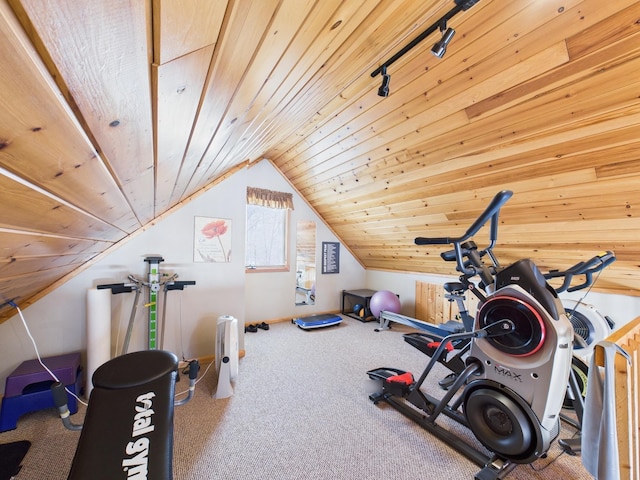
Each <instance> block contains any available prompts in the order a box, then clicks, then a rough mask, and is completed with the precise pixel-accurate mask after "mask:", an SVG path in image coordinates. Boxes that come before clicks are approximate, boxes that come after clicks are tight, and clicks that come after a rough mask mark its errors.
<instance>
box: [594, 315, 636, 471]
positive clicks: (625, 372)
mask: <svg viewBox="0 0 640 480" xmlns="http://www.w3.org/2000/svg"><path fill="white" fill-rule="evenodd" d="M605 341H607V342H611V343H615V344H616V345H618V346H619V347H620V348H621V349H622V350H624V352H626V353H627V354H628V358H627V357H625V355H621V354H618V355H616V356H615V364H614V367H615V379H614V382H615V403H616V405H615V407H616V408H615V410H616V435H617V438H618V465H619V469H620V479H621V480H627V479H628V480H637V479H638V478H640V471H639V470H640V467H639V465H640V439H639V436H640V423H639V415H640V413H639V407H638V405H639V398H640V317H638V318H636V319H635V320H633V321H631V322H629V323H628V324H626V325H624V326H623V327H621V328H620V329H619V330H616V331H615V332H613V333H612V334H611V335H610V336H609V337H607V338H606V339H605ZM594 355H595V358H594V362H595V364H596V365H598V366H600V367H604V365H605V352H604V347H603V346H601V345H598V344H596V347H595V350H594Z"/></svg>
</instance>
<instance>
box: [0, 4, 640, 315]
mask: <svg viewBox="0 0 640 480" xmlns="http://www.w3.org/2000/svg"><path fill="white" fill-rule="evenodd" d="M469 3H470V4H471V3H473V2H469ZM453 7H455V3H454V1H453V0H393V1H391V0H342V1H339V0H316V1H313V0H216V1H211V0H189V1H185V0H147V1H130V0H103V1H89V0H83V1H78V0H51V1H46V2H43V1H42V0H0V61H1V70H0V189H1V193H0V198H1V199H2V208H1V209H0V253H1V255H0V300H2V302H5V301H7V300H12V299H17V301H18V303H21V302H23V303H24V304H28V303H29V302H32V301H33V300H34V299H37V298H38V297H39V296H40V295H42V294H43V292H46V291H48V290H50V289H51V288H54V287H55V286H56V285H58V284H59V283H60V282H63V281H64V280H65V279H66V278H69V276H70V275H73V274H74V272H77V271H79V269H82V268H83V266H86V265H88V264H89V263H90V262H91V261H92V260H94V259H95V258H96V256H97V255H99V254H101V253H102V252H105V251H109V249H112V248H114V247H115V246H117V244H118V242H120V241H122V240H124V239H126V238H128V237H129V236H131V235H133V234H135V233H136V232H137V231H139V230H140V229H141V228H143V227H144V226H145V225H147V224H148V223H149V222H151V221H153V220H154V219H156V218H158V217H159V216H162V215H164V214H167V213H168V212H171V211H173V210H174V209H176V208H179V206H180V204H181V202H184V201H185V200H186V199H188V198H189V197H190V196H192V195H194V194H197V193H198V192H200V191H202V189H206V188H207V187H209V186H211V185H212V184H215V183H216V182H217V181H219V180H220V179H222V178H225V176H227V175H230V174H232V173H233V172H234V171H235V170H237V169H238V168H242V167H243V166H245V165H247V164H249V163H251V162H254V161H258V160H261V159H263V158H266V159H269V160H270V161H272V162H273V163H274V165H276V166H277V167H278V168H279V169H280V170H281V171H282V173H283V174H284V175H285V176H286V177H287V178H288V179H289V181H290V182H291V184H292V185H293V186H294V187H295V188H296V189H297V190H298V191H299V192H300V193H301V194H302V195H303V196H304V197H305V198H306V199H307V201H308V202H309V203H310V205H311V206H312V207H313V208H314V209H315V210H316V211H317V212H318V213H319V214H320V215H321V216H322V218H323V219H324V220H325V221H326V222H327V223H328V225H329V226H330V227H331V228H332V229H333V230H334V231H335V232H336V234H337V235H339V237H340V238H341V240H342V241H343V242H344V243H345V245H346V246H347V247H348V248H349V249H350V250H351V251H352V252H353V253H354V254H355V255H356V256H357V257H358V258H359V259H360V261H361V262H362V263H363V265H364V266H365V267H367V268H375V269H387V270H400V271H412V272H432V273H445V274H451V273H454V266H453V265H452V264H449V263H445V262H442V260H441V259H440V258H439V255H438V254H439V253H440V252H441V251H442V248H444V247H442V248H437V247H428V248H427V247H417V246H415V245H414V244H413V239H414V237H416V236H420V235H427V236H447V235H457V234H460V233H462V232H463V231H464V230H465V229H466V227H467V226H468V225H469V224H470V223H471V222H472V221H473V219H474V218H475V217H476V216H477V215H478V213H479V212H481V211H482V210H483V208H484V207H485V206H486V204H487V203H488V202H489V200H490V199H491V198H492V197H493V195H494V194H495V193H496V192H497V191H499V190H502V189H510V190H513V191H514V196H513V198H512V199H511V200H510V201H509V202H508V203H507V205H506V206H505V207H504V209H503V211H502V213H501V217H500V218H501V223H502V225H501V229H500V234H499V235H500V237H499V243H498V248H497V249H496V252H497V253H498V255H499V258H500V259H501V260H502V262H503V263H509V262H510V261H513V260H515V259H517V258H520V257H530V258H533V259H534V260H535V261H536V262H538V263H539V265H540V267H541V268H542V269H543V270H544V269H550V268H564V267H567V266H569V265H572V264H574V263H576V262H578V261H580V260H585V259H586V258H588V257H590V256H592V255H594V254H596V253H598V252H599V251H601V250H613V251H614V252H615V253H616V256H617V261H616V262H615V263H614V264H613V265H612V266H611V267H609V268H607V269H606V270H605V271H604V272H603V273H602V276H601V278H600V279H599V280H598V287H599V288H600V289H603V290H605V291H612V292H621V293H627V294H633V295H637V294H639V293H640V270H639V267H638V265H639V263H638V258H640V240H639V239H638V232H639V231H640V220H639V218H638V215H636V214H635V208H637V207H638V203H639V200H640V194H639V193H638V186H639V185H640V182H639V180H640V154H639V153H638V152H639V151H640V149H639V148H638V147H640V76H639V75H638V72H639V71H640V4H639V3H638V2H636V1H634V0H624V1H619V0H609V1H606V2H602V1H600V0H513V1H510V2H503V1H498V0H479V1H478V3H477V4H476V5H473V6H471V8H468V9H467V10H463V11H461V12H459V13H458V14H457V15H455V17H454V18H453V19H451V20H450V21H449V24H448V26H449V27H453V28H454V29H455V30H456V34H455V36H454V37H453V39H452V41H451V43H450V45H449V48H448V52H447V53H446V55H445V56H444V58H442V59H439V58H436V57H434V56H433V55H431V53H430V51H429V50H430V49H431V46H432V45H433V43H434V42H435V41H436V40H438V39H439V37H440V33H439V31H437V30H436V31H435V32H434V33H433V34H431V35H430V36H428V37H427V39H426V40H425V41H423V42H422V43H420V44H419V45H418V46H417V47H416V48H413V49H412V50H411V51H410V52H409V53H407V54H406V55H404V56H403V57H402V58H401V59H399V60H398V61H397V62H395V63H393V64H392V65H390V66H389V67H388V70H387V73H389V74H390V76H391V78H390V85H389V90H390V94H389V96H388V97H386V98H384V97H381V96H378V95H377V92H378V88H379V87H380V84H381V77H380V76H379V75H376V76H375V77H372V76H371V73H372V72H373V71H374V70H376V69H377V68H378V67H379V66H380V65H382V64H383V62H385V61H386V60H387V59H388V58H389V57H391V56H392V55H393V54H394V53H396V52H397V51H398V50H400V49H401V48H402V47H403V46H405V45H406V44H408V43H409V42H410V41H411V40H412V39H414V38H415V37H417V36H418V35H419V34H420V33H421V32H422V31H424V30H425V29H426V28H427V27H429V26H430V25H432V24H434V22H435V21H436V20H437V19H439V18H441V17H442V16H443V15H445V14H446V13H447V12H449V11H450V10H451V9H452V8H453ZM4 310H5V312H6V310H7V309H6V308H5V309H4ZM2 313H3V311H2V310H0V315H2Z"/></svg>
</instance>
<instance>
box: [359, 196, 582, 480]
mask: <svg viewBox="0 0 640 480" xmlns="http://www.w3.org/2000/svg"><path fill="white" fill-rule="evenodd" d="M512 195H513V193H512V192H511V191H507V190H505V191H501V192H499V193H498V194H497V195H496V196H495V197H494V199H493V200H492V201H491V202H490V204H489V205H488V207H487V208H486V209H485V211H484V212H483V213H482V214H481V215H480V216H479V217H478V218H477V219H476V221H475V222H474V223H473V224H472V225H471V226H470V227H469V229H468V230H467V232H466V233H465V234H464V235H462V236H461V237H441V238H424V237H419V238H416V239H415V243H416V244H417V245H445V244H450V245H453V247H454V250H453V252H445V254H443V258H444V259H445V260H449V259H450V258H446V257H447V256H448V257H451V256H452V257H453V259H455V261H456V266H457V267H456V268H457V270H458V271H459V272H461V273H462V275H461V277H460V281H461V283H462V284H463V285H465V287H466V288H467V289H468V290H469V291H470V292H472V293H473V294H474V295H476V297H478V299H479V300H480V304H479V307H478V312H477V315H476V319H475V325H474V329H473V330H471V331H465V332H461V333H454V334H451V335H448V336H446V337H444V338H442V340H441V341H440V342H439V343H438V344H437V347H436V348H433V345H431V346H429V347H428V348H427V346H425V350H423V351H424V352H425V353H427V354H428V355H429V356H430V357H431V358H430V360H429V363H428V365H427V367H426V368H425V369H424V371H423V372H422V373H421V374H420V376H419V378H418V379H417V380H416V379H415V378H414V376H413V374H412V373H410V372H407V371H404V370H399V369H395V368H377V369H374V370H370V371H368V372H367V374H368V375H369V377H370V378H372V379H377V380H380V381H381V384H382V389H381V391H380V392H378V393H374V394H372V395H370V396H369V398H370V400H371V401H372V402H373V403H374V404H377V403H379V402H385V403H388V404H389V405H391V406H392V407H394V408H395V409H396V410H398V411H399V412H401V413H402V414H404V415H405V416H407V417H408V418H410V419H412V420H413V421H415V422H416V423H418V424H419V425H421V426H422V427H423V428H425V429H426V430H428V431H429V432H431V433H432V434H434V435H435V436H436V437H438V438H439V439H441V440H442V441H444V442H445V443H447V444H448V445H450V446H451V447H453V448H454V449H456V450H457V451H458V452H460V453H461V454H463V455H465V456H466V457H467V458H469V459H470V460H472V461H473V462H475V463H476V464H478V465H479V466H480V467H482V469H481V470H480V471H479V472H478V473H477V474H476V476H475V478H476V479H477V480H490V479H491V480H492V479H501V478H504V477H505V476H506V475H507V474H508V473H509V472H510V471H511V470H512V469H513V468H515V467H516V466H517V465H518V464H527V463H532V462H534V461H535V460H537V459H538V458H540V457H542V456H543V455H544V454H545V453H546V452H547V451H548V449H549V446H550V444H551V442H552V441H553V440H554V439H555V438H556V437H557V436H558V434H559V431H560V425H559V422H560V411H561V409H562V407H563V400H564V397H565V392H566V388H567V384H568V380H569V375H570V368H571V357H572V342H573V336H574V333H573V328H572V326H571V323H570V322H569V319H568V318H567V315H566V313H565V310H564V308H563V306H562V303H561V302H560V300H559V299H558V296H557V294H556V291H555V290H554V289H553V288H552V287H551V286H549V285H548V283H547V282H546V279H545V277H544V276H543V275H542V273H541V272H540V271H539V269H538V268H537V267H536V265H535V264H534V263H533V262H532V261H531V260H528V259H523V260H519V261H517V262H515V263H514V264H512V265H510V266H508V267H506V268H503V267H501V266H500V265H499V263H498V261H497V259H496V257H495V256H494V254H493V247H494V246H495V243H496V240H497V232H498V216H499V212H500V208H501V207H502V206H503V205H504V204H505V203H506V202H507V201H508V200H509V198H511V196H512ZM488 221H491V224H490V243H489V246H487V247H486V248H485V249H483V250H479V249H478V248H477V246H476V245H475V243H474V242H473V241H470V239H471V238H472V237H473V236H474V235H475V234H476V233H477V232H478V231H479V230H480V229H481V228H482V227H483V226H484V225H485V224H486V223H487V222H488ZM483 257H488V258H489V259H490V260H491V265H490V266H489V265H486V264H485V263H484V261H483ZM476 276H477V277H479V278H480V282H479V285H478V286H476V285H475V284H474V283H473V282H472V281H471V279H472V278H474V277H476ZM461 342H462V343H463V344H464V345H465V350H467V349H468V353H467V354H466V355H465V358H464V360H462V359H460V362H459V363H456V367H455V369H454V370H455V371H454V373H457V375H456V376H455V380H454V381H453V383H452V384H451V385H450V386H449V388H448V390H447V391H446V393H445V394H444V396H443V397H442V398H441V399H436V398H434V397H432V396H430V395H428V394H427V393H425V392H424V391H422V390H421V386H422V384H423V383H424V381H425V380H426V378H427V377H428V375H429V374H430V373H431V371H432V369H433V367H434V366H435V364H436V363H444V362H443V359H445V358H446V356H447V353H448V352H447V350H450V349H451V346H452V345H456V344H460V343H461ZM414 346H416V345H414ZM417 348H419V347H417ZM445 365H446V364H445ZM441 414H444V415H445V416H447V417H449V418H451V419H453V420H454V421H456V422H458V423H460V424H462V425H464V426H466V427H467V428H469V430H471V433H472V434H473V435H474V436H475V437H476V438H477V439H478V440H479V441H480V443H482V444H483V445H484V446H485V447H486V448H487V450H488V451H489V452H491V453H490V454H489V455H487V454H486V453H484V452H482V451H480V450H478V449H477V448H476V447H475V446H474V445H473V444H472V443H471V442H468V441H466V440H465V439H463V438H461V437H459V436H457V435H456V434H454V433H452V432H451V431H450V430H448V429H446V428H444V427H442V426H441V425H439V424H438V423H437V421H438V420H439V419H440V415H441Z"/></svg>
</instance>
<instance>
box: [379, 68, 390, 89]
mask: <svg viewBox="0 0 640 480" xmlns="http://www.w3.org/2000/svg"><path fill="white" fill-rule="evenodd" d="M380 73H381V74H382V85H380V88H379V89H378V95H380V96H381V97H388V96H389V82H390V81H391V75H388V74H387V67H386V65H385V66H383V67H382V70H381V71H380Z"/></svg>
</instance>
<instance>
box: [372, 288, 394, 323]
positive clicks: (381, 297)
mask: <svg viewBox="0 0 640 480" xmlns="http://www.w3.org/2000/svg"><path fill="white" fill-rule="evenodd" d="M369 310H371V314H372V315H373V316H374V317H376V318H380V312H382V311H385V312H392V313H400V299H399V298H398V296H397V295H396V294H395V293H393V292H390V291H389V290H378V291H377V292H376V293H374V294H373V295H372V296H371V300H370V301H369Z"/></svg>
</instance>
